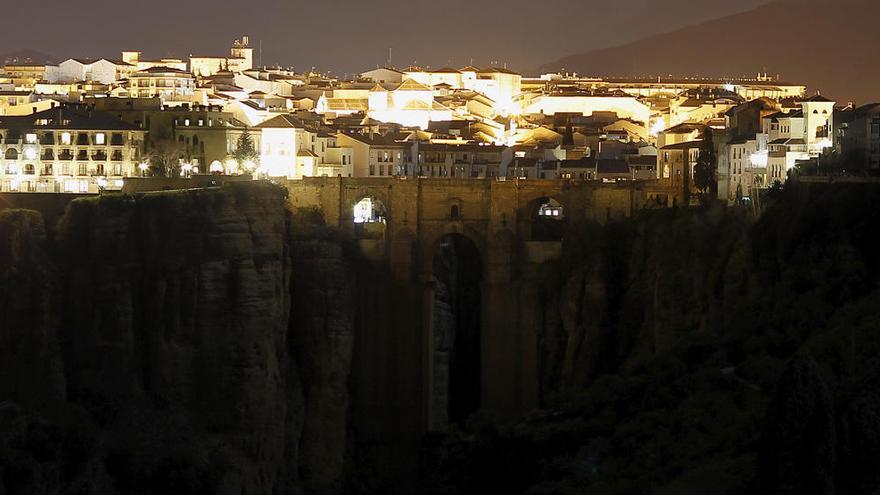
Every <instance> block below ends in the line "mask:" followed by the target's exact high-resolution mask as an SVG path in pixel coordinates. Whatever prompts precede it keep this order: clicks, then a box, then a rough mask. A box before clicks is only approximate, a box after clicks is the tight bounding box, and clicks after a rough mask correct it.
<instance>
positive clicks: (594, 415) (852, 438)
mask: <svg viewBox="0 0 880 495" xmlns="http://www.w3.org/2000/svg"><path fill="white" fill-rule="evenodd" d="M768 202H769V203H771V206H770V207H769V208H768V210H767V211H766V213H765V214H764V215H763V216H762V217H761V218H760V219H759V220H757V221H754V220H753V219H751V218H749V216H748V215H747V214H745V213H744V212H738V211H732V210H723V209H716V210H695V211H677V212H676V211H663V212H648V213H645V214H642V215H639V216H638V217H637V218H634V219H632V220H628V221H623V222H618V223H612V224H609V225H607V226H604V227H600V226H595V225H594V226H577V229H575V230H572V231H570V232H568V233H567V236H566V239H565V245H564V256H563V259H562V260H561V261H560V263H559V265H558V266H557V267H555V269H552V270H548V271H547V273H546V274H545V277H544V280H543V281H541V283H540V284H539V287H538V288H537V289H536V294H537V295H538V297H535V298H534V300H535V305H536V308H535V309H534V312H536V313H538V314H540V317H537V318H536V320H537V321H538V328H537V329H536V330H537V333H538V336H539V352H540V358H539V368H540V371H539V377H540V380H541V401H542V410H540V411H536V412H535V413H534V414H532V415H531V416H530V417H529V418H528V419H527V420H525V421H522V422H520V423H518V424H515V425H510V426H499V425H483V424H479V423H477V424H474V425H472V426H471V427H470V428H469V429H467V430H466V431H464V432H462V433H460V434H453V435H449V436H448V437H446V438H445V439H443V441H442V442H440V445H439V447H437V448H436V449H435V450H433V451H432V452H431V453H430V455H431V457H429V458H428V459H429V462H427V463H426V464H427V467H426V469H427V476H426V478H425V485H424V491H425V492H426V493H446V494H449V493H475V492H480V491H486V490H491V489H498V490H503V491H505V492H507V493H563V492H568V491H571V492H572V493H579V492H581V491H584V490H586V491H588V492H589V493H591V494H624V493H664V494H665V493H669V494H672V493H676V494H677V493H719V494H720V493H724V494H738V493H816V494H832V493H837V494H841V493H845V494H860V493H874V492H876V490H877V489H878V488H880V481H878V477H877V475H876V473H877V472H878V471H877V469H878V467H880V466H878V464H877V461H876V458H875V457H872V456H873V455H874V454H875V453H876V452H878V449H880V441H878V438H880V437H878V435H877V434H876V432H877V431H880V420H878V418H880V414H878V411H880V409H878V408H877V404H878V401H877V399H876V397H877V390H878V385H880V374H878V367H877V356H878V355H880V348H878V343H877V342H878V341H877V339H876V332H877V328H878V320H877V307H878V306H877V305H878V304H880V302H878V301H880V289H878V288H880V263H878V262H877V257H876V255H875V254H874V252H875V248H876V245H877V243H878V242H880V239H878V236H877V232H880V213H878V212H880V194H877V190H876V188H875V187H872V186H864V187H846V186H834V187H830V188H814V189H810V188H808V187H807V186H803V187H798V186H796V185H790V187H788V189H787V190H786V191H785V192H783V193H775V194H773V195H771V196H770V197H768ZM855 432H858V433H855ZM499 480H501V481H499ZM499 483H501V486H499Z"/></svg>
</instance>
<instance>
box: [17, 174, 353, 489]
mask: <svg viewBox="0 0 880 495" xmlns="http://www.w3.org/2000/svg"><path fill="white" fill-rule="evenodd" d="M284 205H285V202H284V199H283V194H282V191H280V190H279V189H277V188H275V187H272V186H268V185H259V184H242V185H231V186H229V187H226V188H223V189H222V190H205V191H185V192H169V193H159V194H150V195H144V196H139V197H137V198H133V197H127V196H105V197H102V198H99V199H89V200H78V201H75V202H74V203H72V204H71V207H70V209H69V210H68V212H67V214H66V215H65V217H64V218H63V220H62V223H61V225H60V227H59V231H58V233H57V240H56V242H55V243H54V244H52V245H46V242H45V234H44V229H43V227H42V224H41V221H40V218H39V215H37V214H35V213H32V212H21V211H14V212H6V213H4V214H3V216H2V217H0V253H2V255H3V256H2V257H0V296H2V301H3V304H4V305H5V306H6V307H4V311H3V312H2V323H3V327H2V328H3V331H2V334H0V335H2V339H3V341H4V342H3V344H4V345H3V346H2V351H0V352H2V353H3V358H4V365H3V367H2V369H3V372H4V374H3V375H2V376H0V392H2V393H0V400H7V401H9V402H7V403H6V404H7V408H6V409H7V413H6V414H7V415H8V416H9V422H7V423H5V424H6V425H7V426H9V425H13V426H9V427H8V428H7V429H6V430H4V432H3V435H2V436H0V446H2V447H6V449H0V460H2V462H0V466H2V467H0V477H2V480H3V484H2V485H0V486H3V487H5V488H6V490H7V492H9V493H25V492H27V493H57V492H59V491H66V490H73V489H74V488H76V489H77V490H80V489H81V490H82V491H80V492H78V493H114V492H116V493H158V492H167V493H172V492H175V493H229V494H236V495H238V494H269V493H295V492H296V491H298V490H301V489H306V490H309V489H310V488H312V487H313V485H314V486H321V487H323V486H332V485H333V483H334V482H336V483H338V478H339V476H340V475H341V468H340V467H339V466H341V464H342V460H343V456H344V454H345V410H346V397H347V391H346V388H345V384H346V380H347V375H348V366H349V363H350V356H351V348H350V347H351V346H350V342H348V341H347V339H348V340H350V339H351V335H352V333H351V325H350V324H349V323H348V321H349V320H347V319H346V316H347V315H346V313H345V308H347V307H348V306H346V305H344V304H343V305H341V306H339V307H335V306H334V305H333V304H331V302H335V300H336V299H337V298H340V299H345V298H346V297H348V296H347V292H346V291H347V290H348V289H347V287H348V285H347V284H346V281H345V276H344V274H345V270H344V266H343V264H342V262H341V261H340V259H339V249H338V246H335V247H334V246H333V245H332V241H327V242H325V243H323V244H321V245H320V246H316V249H314V250H313V252H314V253H318V252H320V253H321V254H320V255H319V256H318V257H325V258H326V257H328V256H329V257H330V259H329V260H328V261H327V262H326V263H325V262H323V261H322V260H314V261H315V264H314V266H313V267H312V268H310V269H309V270H306V269H305V268H306V267H308V266H309V265H307V264H303V263H301V262H300V263H298V264H296V266H297V267H299V268H303V272H302V273H301V274H299V276H297V274H295V273H294V272H293V269H294V265H295V263H294V261H293V260H294V259H295V258H294V256H292V254H293V253H292V250H293V249H294V246H296V251H297V253H298V254H300V255H303V256H306V255H308V253H309V252H312V251H310V250H309V249H308V248H306V247H304V246H303V245H302V243H294V242H293V240H292V236H291V227H290V214H289V212H288V211H287V210H286V209H285V206H284ZM334 248H335V250H334ZM327 253H330V254H327ZM333 253H337V256H336V257H335V258H333V256H331V255H332V254H333ZM309 261H312V260H309ZM292 277H293V278H292ZM309 277H316V278H317V280H319V281H320V283H317V284H312V283H311V282H310V280H309V279H308V278H309ZM292 279H293V280H296V281H297V282H296V283H295V285H296V286H298V287H314V291H315V292H311V293H307V294H305V295H303V294H301V293H298V297H300V298H305V299H307V300H308V301H309V303H308V304H307V305H305V306H304V305H302V304H299V305H294V306H295V307H297V308H303V307H310V308H313V309H312V310H311V311H310V312H309V313H307V314H302V315H296V314H295V315H294V316H293V318H291V302H292V300H291V280H292ZM319 304H321V306H318V305H319ZM320 307H322V308H324V310H320V309H319V308H320ZM330 308H336V309H330ZM56 336H57V340H56ZM7 344H9V345H7ZM6 358H9V359H10V361H7V360H6ZM7 363H14V365H13V366H7ZM304 379H305V381H304ZM46 401H55V402H56V403H57V402H61V404H60V405H59V404H56V405H54V406H52V407H42V406H41V403H45V402H46ZM0 409H2V408H0ZM60 411H63V414H62V415H63V416H65V417H64V419H59V418H58V417H57V416H58V414H59V412H60ZM41 432H42V433H41ZM38 441H42V442H44V443H46V446H45V448H44V450H45V451H46V452H48V454H45V455H47V456H48V457H49V458H46V459H39V458H35V457H33V456H35V455H36V454H34V452H33V449H32V448H30V447H29V444H30V443H32V442H38ZM301 449H302V451H303V453H302V454H301V452H300V450H301ZM77 455H80V456H81V457H82V458H79V459H76V461H75V462H71V461H70V460H69V459H70V458H71V457H74V458H75V457H76V456H77ZM22 459H24V460H22ZM28 459H30V461H28ZM301 472H302V476H301ZM2 492H3V490H2V489H0V493H2Z"/></svg>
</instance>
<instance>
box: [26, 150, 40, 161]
mask: <svg viewBox="0 0 880 495" xmlns="http://www.w3.org/2000/svg"><path fill="white" fill-rule="evenodd" d="M24 157H25V158H26V159H28V160H33V159H35V158H37V150H35V149H33V148H25V150H24Z"/></svg>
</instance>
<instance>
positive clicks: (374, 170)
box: [370, 165, 376, 175]
mask: <svg viewBox="0 0 880 495" xmlns="http://www.w3.org/2000/svg"><path fill="white" fill-rule="evenodd" d="M370 175H376V166H375V165H370Z"/></svg>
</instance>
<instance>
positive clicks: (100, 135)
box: [95, 132, 106, 144]
mask: <svg viewBox="0 0 880 495" xmlns="http://www.w3.org/2000/svg"><path fill="white" fill-rule="evenodd" d="M105 142H106V138H105V136H104V133H103V132H99V133H97V134H95V144H104V143H105Z"/></svg>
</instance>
